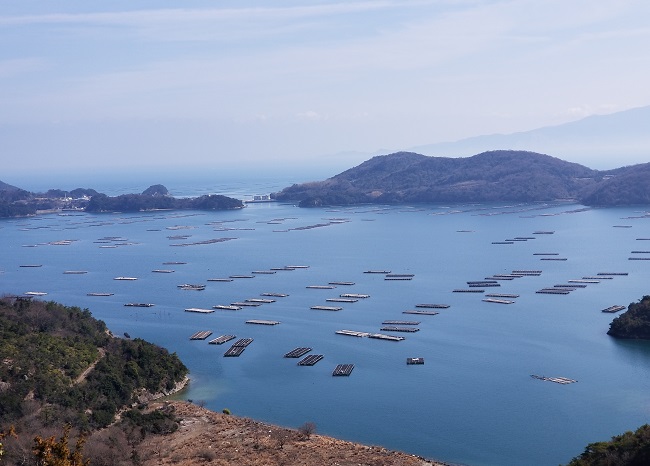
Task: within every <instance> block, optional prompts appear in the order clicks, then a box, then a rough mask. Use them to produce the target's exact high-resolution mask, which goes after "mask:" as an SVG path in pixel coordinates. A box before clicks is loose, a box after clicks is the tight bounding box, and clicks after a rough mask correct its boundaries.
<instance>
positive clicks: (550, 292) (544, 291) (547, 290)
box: [535, 288, 571, 294]
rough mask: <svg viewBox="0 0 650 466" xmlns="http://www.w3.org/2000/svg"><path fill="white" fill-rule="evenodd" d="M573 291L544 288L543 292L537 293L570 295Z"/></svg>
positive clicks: (538, 291)
mask: <svg viewBox="0 0 650 466" xmlns="http://www.w3.org/2000/svg"><path fill="white" fill-rule="evenodd" d="M570 292H571V290H568V289H561V288H542V289H541V290H537V291H535V293H539V294H569V293H570Z"/></svg>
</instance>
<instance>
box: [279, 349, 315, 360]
mask: <svg viewBox="0 0 650 466" xmlns="http://www.w3.org/2000/svg"><path fill="white" fill-rule="evenodd" d="M310 351H311V348H301V347H298V348H294V349H292V350H291V351H289V352H288V353H286V354H285V355H284V357H285V358H300V357H302V356H304V355H305V354H307V353H309V352H310Z"/></svg>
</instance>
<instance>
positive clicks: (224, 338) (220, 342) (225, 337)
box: [208, 335, 236, 345]
mask: <svg viewBox="0 0 650 466" xmlns="http://www.w3.org/2000/svg"><path fill="white" fill-rule="evenodd" d="M235 338H236V337H235V335H221V336H219V337H217V338H215V339H214V340H210V341H209V342H208V344H209V345H223V344H224V343H226V342H228V341H230V340H234V339H235Z"/></svg>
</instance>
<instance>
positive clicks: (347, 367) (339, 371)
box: [332, 364, 354, 377]
mask: <svg viewBox="0 0 650 466" xmlns="http://www.w3.org/2000/svg"><path fill="white" fill-rule="evenodd" d="M353 369H354V364H338V365H337V366H336V368H335V369H334V371H333V372H332V376H334V377H339V376H348V375H350V374H351V373H352V370H353Z"/></svg>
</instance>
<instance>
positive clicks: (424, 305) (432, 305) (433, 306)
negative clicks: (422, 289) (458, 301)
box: [415, 304, 449, 309]
mask: <svg viewBox="0 0 650 466" xmlns="http://www.w3.org/2000/svg"><path fill="white" fill-rule="evenodd" d="M415 307H426V308H429V309H447V308H448V307H449V304H416V305H415Z"/></svg>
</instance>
